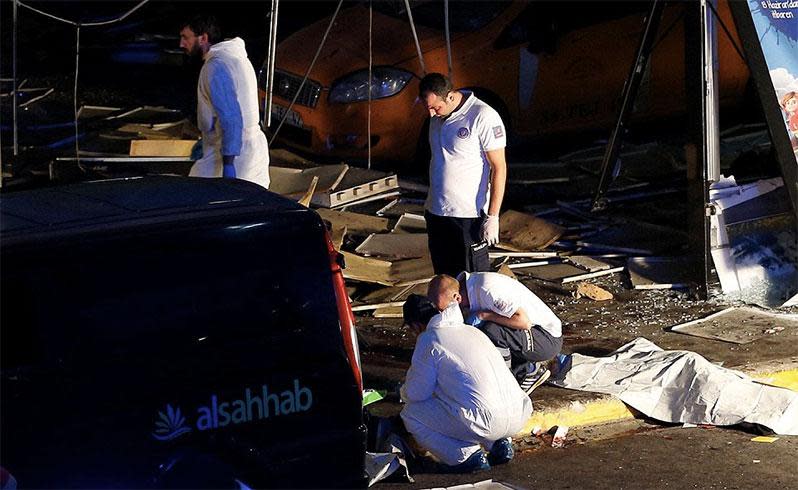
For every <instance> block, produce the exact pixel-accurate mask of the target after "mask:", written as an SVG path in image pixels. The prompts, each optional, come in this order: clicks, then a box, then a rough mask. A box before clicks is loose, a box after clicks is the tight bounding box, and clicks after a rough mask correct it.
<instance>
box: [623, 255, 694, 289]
mask: <svg viewBox="0 0 798 490" xmlns="http://www.w3.org/2000/svg"><path fill="white" fill-rule="evenodd" d="M626 267H627V270H628V271H629V279H631V281H632V286H633V287H634V288H635V289H676V288H685V287H688V285H689V278H690V261H689V260H688V259H686V258H683V257H630V258H629V259H628V260H627V261H626Z"/></svg>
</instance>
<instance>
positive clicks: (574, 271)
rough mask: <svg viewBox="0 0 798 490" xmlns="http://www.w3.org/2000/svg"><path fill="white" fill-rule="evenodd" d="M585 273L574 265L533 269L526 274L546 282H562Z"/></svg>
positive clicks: (551, 265) (553, 265) (556, 265)
mask: <svg viewBox="0 0 798 490" xmlns="http://www.w3.org/2000/svg"><path fill="white" fill-rule="evenodd" d="M584 272H585V271H584V270H582V269H580V268H579V267H576V266H575V265H572V264H549V265H543V266H540V267H534V268H531V269H530V270H529V271H524V274H527V275H530V276H532V277H535V278H537V279H542V280H544V281H551V282H560V281H562V280H563V279H564V278H566V277H571V276H575V275H579V274H583V273H584Z"/></svg>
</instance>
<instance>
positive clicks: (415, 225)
mask: <svg viewBox="0 0 798 490" xmlns="http://www.w3.org/2000/svg"><path fill="white" fill-rule="evenodd" d="M391 233H427V220H425V219H424V216H420V215H418V214H411V213H404V214H403V215H402V216H400V217H399V221H397V222H396V225H395V226H394V227H393V230H391Z"/></svg>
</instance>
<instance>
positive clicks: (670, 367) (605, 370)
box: [553, 338, 798, 435]
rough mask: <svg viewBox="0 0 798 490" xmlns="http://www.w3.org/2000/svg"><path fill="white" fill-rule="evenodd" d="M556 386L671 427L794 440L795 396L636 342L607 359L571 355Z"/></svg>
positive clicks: (797, 422)
mask: <svg viewBox="0 0 798 490" xmlns="http://www.w3.org/2000/svg"><path fill="white" fill-rule="evenodd" d="M553 383H554V384H555V385H557V386H560V387H563V388H570V389H573V390H581V391H592V392H598V393H606V394H610V395H614V396H617V397H618V398H620V399H621V400H622V401H623V402H624V403H626V404H628V405H630V406H632V407H633V408H635V409H636V410H639V411H640V412H642V413H644V414H645V415H647V416H649V417H652V418H655V419H657V420H662V421H664V422H672V423H691V424H712V425H734V424H738V423H741V422H748V423H752V424H760V425H763V426H765V427H768V428H770V429H771V430H773V431H774V432H776V433H777V434H782V435H798V392H795V391H792V390H788V389H786V388H777V387H775V386H768V385H763V384H760V383H757V382H756V381H754V380H753V379H751V378H749V377H748V376H746V375H744V374H742V373H740V372H737V371H733V370H730V369H726V368H722V367H719V366H716V365H714V364H712V363H710V362H709V361H707V360H706V359H705V358H704V357H702V356H701V355H699V354H696V353H695V352H689V351H664V350H662V349H660V348H659V347H658V346H656V345H655V344H654V343H652V342H650V341H649V340H646V339H644V338H637V339H635V340H633V341H632V342H629V343H628V344H626V345H624V346H623V347H621V348H620V349H618V350H616V351H615V352H613V353H611V354H610V355H609V356H607V357H589V356H583V355H580V354H573V355H572V361H571V367H570V370H568V372H567V373H566V375H565V376H564V377H563V378H562V379H560V380H557V381H553Z"/></svg>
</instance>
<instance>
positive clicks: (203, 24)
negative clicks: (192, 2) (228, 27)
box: [180, 14, 222, 44]
mask: <svg viewBox="0 0 798 490" xmlns="http://www.w3.org/2000/svg"><path fill="white" fill-rule="evenodd" d="M180 27H181V29H182V28H183V27H188V28H189V29H191V32H193V33H194V35H196V36H201V35H203V34H207V35H208V42H209V43H210V44H216V43H218V42H219V41H221V40H222V31H221V29H219V22H218V21H217V20H216V17H214V16H213V15H207V14H197V15H195V16H193V17H191V18H190V19H188V20H187V21H185V22H183V25H182V26H180Z"/></svg>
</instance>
